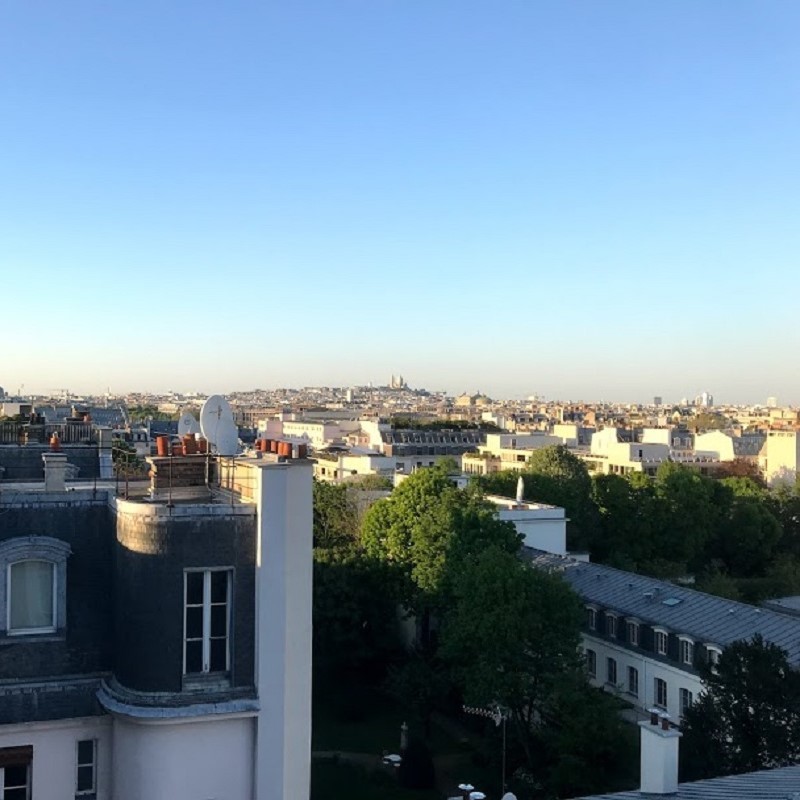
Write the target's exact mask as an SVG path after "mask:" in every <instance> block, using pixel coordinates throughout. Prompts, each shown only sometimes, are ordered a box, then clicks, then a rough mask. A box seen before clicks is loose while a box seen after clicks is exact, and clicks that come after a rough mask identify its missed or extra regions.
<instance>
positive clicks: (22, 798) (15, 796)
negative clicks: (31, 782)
mask: <svg viewBox="0 0 800 800" xmlns="http://www.w3.org/2000/svg"><path fill="white" fill-rule="evenodd" d="M3 798H4V800H28V790H27V788H25V787H24V786H23V787H22V788H18V789H6V790H5V791H4V792H3Z"/></svg>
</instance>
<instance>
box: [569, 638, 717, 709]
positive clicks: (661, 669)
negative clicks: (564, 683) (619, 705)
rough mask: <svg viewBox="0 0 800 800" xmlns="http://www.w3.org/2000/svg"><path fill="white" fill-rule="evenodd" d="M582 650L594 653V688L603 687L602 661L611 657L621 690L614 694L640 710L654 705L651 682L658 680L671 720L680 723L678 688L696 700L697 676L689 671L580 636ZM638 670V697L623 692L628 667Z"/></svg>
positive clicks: (697, 691) (653, 684)
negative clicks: (662, 684) (662, 685)
mask: <svg viewBox="0 0 800 800" xmlns="http://www.w3.org/2000/svg"><path fill="white" fill-rule="evenodd" d="M583 648H584V650H586V649H587V648H588V649H591V650H594V651H595V653H597V676H596V678H593V679H592V681H591V682H592V684H593V685H594V686H602V687H606V688H610V687H607V684H606V659H607V658H614V659H616V662H617V686H620V685H621V688H620V689H619V690H618V691H617V693H618V694H619V695H620V696H621V697H623V698H624V699H625V700H627V701H629V702H630V703H633V704H634V705H635V706H637V707H639V708H640V709H648V708H651V707H652V706H654V705H655V679H656V678H661V679H662V680H663V681H666V683H667V713H668V714H669V715H670V717H671V718H672V721H673V722H675V723H678V722H679V721H680V716H681V715H680V689H688V690H689V691H690V692H692V694H693V695H694V699H695V700H697V697H698V695H699V694H700V691H701V690H702V688H703V684H702V681H701V680H700V678H699V677H697V676H696V675H694V674H693V673H691V672H685V671H684V670H682V669H680V668H679V667H678V666H677V665H675V666H673V665H671V664H665V663H664V662H662V661H658V660H656V659H655V658H650V657H649V656H648V654H647V653H646V652H645V651H641V652H638V651H636V650H633V649H628V648H627V647H624V646H622V645H621V644H615V643H614V642H611V641H609V640H608V639H604V638H602V637H595V636H591V635H589V634H586V633H584V634H583ZM629 666H630V667H635V668H636V669H638V670H639V697H638V698H636V697H633V696H632V695H630V694H628V693H627V691H626V690H627V686H628V667H629Z"/></svg>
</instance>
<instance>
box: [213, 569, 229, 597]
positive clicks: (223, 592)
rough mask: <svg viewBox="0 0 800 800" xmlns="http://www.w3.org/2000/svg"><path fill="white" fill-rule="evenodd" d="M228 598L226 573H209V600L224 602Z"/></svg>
mask: <svg viewBox="0 0 800 800" xmlns="http://www.w3.org/2000/svg"><path fill="white" fill-rule="evenodd" d="M227 599H228V573H227V572H212V573H211V602H212V603H224V602H226V601H227Z"/></svg>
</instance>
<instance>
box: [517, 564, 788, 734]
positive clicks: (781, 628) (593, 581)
mask: <svg viewBox="0 0 800 800" xmlns="http://www.w3.org/2000/svg"><path fill="white" fill-rule="evenodd" d="M525 556H526V557H527V558H529V559H530V561H531V563H532V564H533V565H534V566H535V567H537V568H541V569H548V570H555V571H558V572H560V573H561V575H562V576H563V577H564V579H565V580H566V581H567V583H569V584H570V586H571V587H572V588H573V589H574V590H575V592H577V594H578V595H579V596H580V598H581V600H582V601H583V604H584V607H585V610H586V616H585V622H584V629H583V648H584V652H585V655H586V667H587V670H588V672H589V676H590V678H591V681H592V683H593V684H594V685H596V686H598V687H603V688H605V689H606V690H608V691H611V692H614V693H615V694H619V695H620V696H622V697H624V698H625V699H626V700H628V701H629V702H631V703H632V704H633V705H634V707H636V708H638V709H640V710H644V709H649V708H652V707H657V708H659V709H662V710H663V711H665V712H666V713H668V714H669V716H670V717H671V718H672V719H673V720H674V721H676V722H679V721H680V719H681V717H682V716H683V713H684V711H685V710H686V708H687V707H688V706H690V705H691V704H692V702H693V701H694V699H695V698H696V697H697V696H698V694H699V692H700V691H701V689H702V682H701V680H700V674H699V669H698V668H699V667H700V665H701V664H703V663H712V664H713V663H715V662H716V660H717V659H718V658H719V655H720V654H721V653H722V651H723V650H724V649H725V647H726V646H728V645H730V644H732V643H733V642H735V641H738V640H741V639H751V638H752V637H753V636H754V635H755V634H761V635H762V636H763V637H764V639H765V640H766V641H768V642H772V643H774V644H776V645H778V646H779V647H782V648H783V649H784V650H786V651H787V653H788V656H789V661H790V663H792V664H794V665H795V666H800V618H798V617H796V616H790V615H788V614H782V613H779V612H776V611H771V610H768V609H765V608H758V607H756V606H751V605H747V604H745V603H737V602H734V601H732V600H726V599H725V598H721V597H715V596H713V595H709V594H704V593H703V592H697V591H694V590H693V589H687V588H684V587H680V586H675V585H673V584H671V583H668V582H666V581H659V580H656V579H654V578H648V577H646V576H643V575H637V574H635V573H632V572H624V571H622V570H618V569H613V568H612V567H606V566H602V565H600V564H590V563H586V562H581V561H577V560H575V559H572V558H561V557H558V556H555V555H551V554H546V553H543V552H541V551H531V550H526V552H525Z"/></svg>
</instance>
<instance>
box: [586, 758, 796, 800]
mask: <svg viewBox="0 0 800 800" xmlns="http://www.w3.org/2000/svg"><path fill="white" fill-rule="evenodd" d="M794 792H800V766H793V767H780V768H778V769H768V770H762V771H761V772H746V773H744V774H743V775H728V776H727V777H725V778H711V779H709V780H705V781H693V782H692V783H681V784H679V786H678V792H677V794H671V795H667V796H668V797H669V798H671V800H794V798H792V795H793V793H794ZM653 797H654V795H651V794H642V793H641V792H640V791H638V790H634V791H632V792H616V793H614V794H593V795H588V796H586V797H582V798H578V799H577V800H643V798H650V800H652V798H653Z"/></svg>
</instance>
